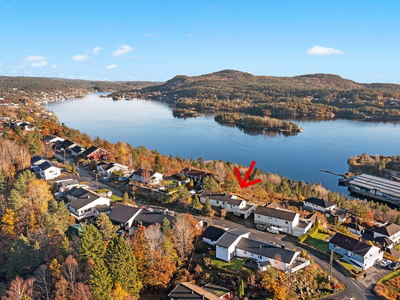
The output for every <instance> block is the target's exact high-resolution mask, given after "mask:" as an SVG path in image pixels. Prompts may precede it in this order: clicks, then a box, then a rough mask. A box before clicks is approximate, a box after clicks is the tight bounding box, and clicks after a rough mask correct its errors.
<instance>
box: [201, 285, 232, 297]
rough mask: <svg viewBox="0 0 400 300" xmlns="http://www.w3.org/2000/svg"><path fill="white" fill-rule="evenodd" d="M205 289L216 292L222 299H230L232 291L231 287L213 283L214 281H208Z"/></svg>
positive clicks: (212, 292)
mask: <svg viewBox="0 0 400 300" xmlns="http://www.w3.org/2000/svg"><path fill="white" fill-rule="evenodd" d="M203 289H204V290H206V291H209V292H210V293H211V294H214V295H215V296H217V297H219V298H220V299H230V298H231V293H230V291H229V289H227V288H225V287H223V286H220V285H216V284H212V283H207V284H206V285H204V286H203Z"/></svg>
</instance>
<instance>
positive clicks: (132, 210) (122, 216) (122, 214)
mask: <svg viewBox="0 0 400 300" xmlns="http://www.w3.org/2000/svg"><path fill="white" fill-rule="evenodd" d="M138 211H140V208H138V207H134V206H130V205H125V204H120V205H118V206H117V207H115V208H113V209H112V210H111V212H110V214H109V215H108V217H109V218H110V220H111V221H114V222H117V223H126V222H128V221H129V219H130V218H132V217H133V216H134V215H135V214H136V213H137V212H138Z"/></svg>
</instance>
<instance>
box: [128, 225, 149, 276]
mask: <svg viewBox="0 0 400 300" xmlns="http://www.w3.org/2000/svg"><path fill="white" fill-rule="evenodd" d="M145 232H146V227H144V226H139V228H138V229H136V230H135V233H134V234H133V238H132V241H133V242H132V245H131V248H132V252H133V255H134V257H135V258H136V262H137V263H136V267H137V272H138V274H139V278H140V279H143V278H144V277H145V253H146V240H145Z"/></svg>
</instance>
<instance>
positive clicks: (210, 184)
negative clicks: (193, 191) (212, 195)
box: [203, 176, 218, 192]
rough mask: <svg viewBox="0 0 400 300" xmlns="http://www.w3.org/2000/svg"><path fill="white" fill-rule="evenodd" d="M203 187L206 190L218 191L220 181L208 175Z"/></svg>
mask: <svg viewBox="0 0 400 300" xmlns="http://www.w3.org/2000/svg"><path fill="white" fill-rule="evenodd" d="M203 189H204V190H206V191H212V192H217V191H218V183H217V182H216V181H215V179H214V178H213V177H212V176H207V177H206V178H204V180H203Z"/></svg>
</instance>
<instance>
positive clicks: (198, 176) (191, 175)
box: [179, 168, 213, 180]
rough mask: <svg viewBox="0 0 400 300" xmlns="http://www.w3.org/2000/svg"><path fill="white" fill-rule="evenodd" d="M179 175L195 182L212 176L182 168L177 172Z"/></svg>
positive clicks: (207, 173)
mask: <svg viewBox="0 0 400 300" xmlns="http://www.w3.org/2000/svg"><path fill="white" fill-rule="evenodd" d="M179 174H180V175H184V176H185V177H186V178H192V179H196V180H203V179H204V178H206V177H208V176H213V174H211V173H209V172H204V171H201V170H196V169H192V168H184V169H183V170H182V171H180V172H179Z"/></svg>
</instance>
